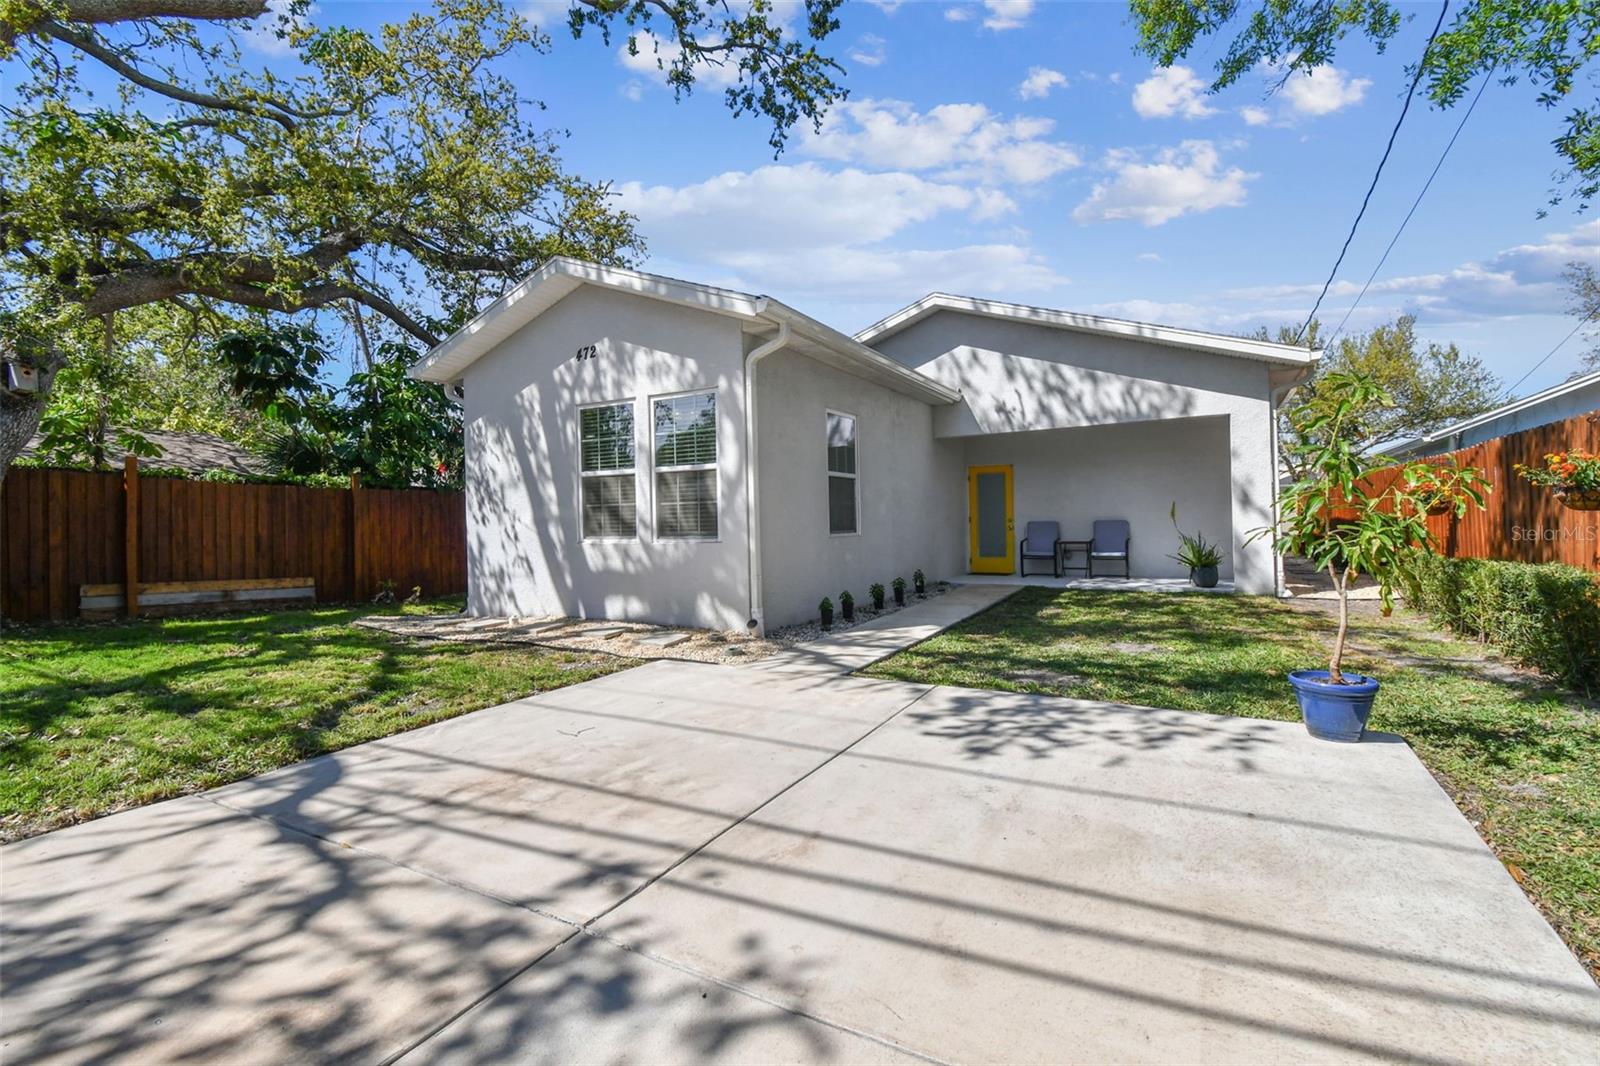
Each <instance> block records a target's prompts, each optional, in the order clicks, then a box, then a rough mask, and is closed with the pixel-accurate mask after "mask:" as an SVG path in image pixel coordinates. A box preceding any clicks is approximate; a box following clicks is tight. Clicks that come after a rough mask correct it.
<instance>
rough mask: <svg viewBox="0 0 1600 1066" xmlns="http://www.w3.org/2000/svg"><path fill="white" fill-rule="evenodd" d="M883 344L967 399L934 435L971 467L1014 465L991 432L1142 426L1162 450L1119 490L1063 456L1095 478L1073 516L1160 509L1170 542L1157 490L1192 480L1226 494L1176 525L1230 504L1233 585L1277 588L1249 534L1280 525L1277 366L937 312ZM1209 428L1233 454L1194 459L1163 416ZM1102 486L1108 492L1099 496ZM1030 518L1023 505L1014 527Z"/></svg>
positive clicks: (1078, 460) (1125, 476)
mask: <svg viewBox="0 0 1600 1066" xmlns="http://www.w3.org/2000/svg"><path fill="white" fill-rule="evenodd" d="M875 347H876V348H877V349H878V350H879V351H881V352H883V354H885V355H887V356H889V357H890V358H892V359H896V360H898V361H900V362H902V363H904V364H906V365H907V366H911V367H914V368H915V369H917V370H919V371H921V372H922V373H924V374H927V375H928V376H930V377H933V378H936V379H938V380H939V381H942V382H944V383H945V384H947V385H951V386H953V387H955V388H958V389H960V390H961V391H962V394H963V397H964V398H963V401H962V403H960V404H958V405H956V406H954V407H950V408H943V409H940V410H939V411H937V412H936V413H935V416H934V432H935V433H936V434H937V435H939V436H940V437H943V438H964V439H966V440H967V441H968V442H969V452H968V459H969V460H970V456H971V455H972V454H973V451H972V449H973V448H977V449H978V452H977V454H982V455H984V456H987V457H992V461H994V462H1007V461H1010V460H1006V459H1004V458H1003V457H1001V456H1000V454H999V453H998V452H996V451H994V450H993V446H992V445H990V444H988V443H984V444H982V445H979V444H977V442H978V441H980V440H982V439H983V437H982V435H984V434H1016V433H1020V432H1023V431H1032V430H1052V429H1067V428H1074V427H1085V426H1107V425H1114V424H1125V423H1145V426H1144V428H1146V429H1148V430H1149V431H1150V435H1151V437H1152V438H1153V440H1154V441H1155V442H1156V444H1158V445H1160V446H1161V447H1159V448H1150V449H1144V450H1142V451H1141V452H1140V455H1141V456H1142V458H1141V460H1140V463H1139V464H1138V465H1129V464H1126V463H1125V464H1124V465H1123V467H1122V475H1121V478H1120V479H1119V480H1118V481H1116V482H1115V483H1110V482H1104V481H1100V480H1099V479H1097V478H1095V477H1093V475H1091V473H1090V471H1091V469H1092V467H1093V466H1094V465H1095V463H1094V461H1093V457H1091V456H1074V455H1073V454H1071V453H1070V452H1062V453H1060V454H1059V455H1057V456H1056V458H1055V463H1056V464H1057V465H1059V466H1063V467H1066V466H1073V465H1076V466H1081V467H1082V468H1083V471H1084V474H1085V477H1086V478H1089V479H1090V480H1086V481H1085V482H1083V483H1082V484H1081V485H1080V487H1079V490H1078V492H1077V493H1076V495H1075V497H1074V499H1073V500H1072V501H1071V510H1072V513H1074V514H1085V513H1087V514H1089V515H1090V517H1091V518H1092V517H1095V516H1101V517H1109V516H1118V515H1119V510H1120V511H1122V512H1126V511H1127V510H1129V509H1130V508H1133V507H1135V506H1139V507H1140V509H1141V510H1147V509H1150V508H1157V509H1159V511H1160V513H1161V516H1162V521H1161V522H1159V523H1156V525H1157V526H1158V527H1160V530H1161V532H1162V533H1163V534H1166V533H1170V532H1171V525H1170V523H1168V522H1166V521H1165V516H1166V509H1167V506H1168V505H1169V504H1170V502H1171V500H1172V499H1173V496H1172V495H1170V494H1168V492H1167V490H1166V489H1165V488H1159V489H1158V488H1156V487H1154V486H1157V485H1160V484H1162V483H1163V482H1162V479H1164V478H1166V477H1167V476H1168V475H1169V474H1170V473H1171V471H1172V470H1173V469H1177V470H1179V471H1182V472H1183V473H1184V474H1185V475H1186V478H1187V479H1188V480H1189V481H1190V482H1191V483H1193V484H1195V485H1206V486H1211V487H1212V488H1211V490H1209V491H1213V492H1216V493H1220V494H1222V495H1221V497H1212V498H1208V499H1201V498H1198V497H1194V496H1193V494H1191V497H1192V498H1190V499H1188V500H1185V499H1180V501H1179V510H1180V518H1182V519H1183V520H1184V521H1185V522H1186V523H1189V522H1190V518H1189V516H1190V515H1194V516H1195V523H1194V524H1198V522H1199V519H1200V518H1201V516H1206V515H1210V514H1213V513H1214V512H1215V509H1216V508H1217V507H1218V506H1220V505H1221V501H1222V500H1223V499H1225V500H1226V506H1227V507H1228V522H1227V523H1226V525H1227V529H1228V538H1229V540H1228V541H1225V543H1228V544H1230V545H1231V548H1232V564H1233V565H1232V576H1233V580H1234V582H1235V584H1236V585H1237V587H1238V588H1239V590H1240V591H1243V592H1251V593H1271V592H1272V591H1274V589H1275V586H1276V561H1275V559H1274V557H1273V554H1272V549H1271V547H1270V545H1269V544H1268V542H1267V540H1266V539H1265V538H1257V539H1255V540H1253V541H1251V540H1250V534H1251V532H1252V531H1254V530H1256V529H1258V528H1260V527H1263V526H1265V525H1267V524H1269V523H1270V522H1271V516H1272V493H1273V489H1274V478H1273V470H1272V433H1273V426H1272V416H1271V393H1270V383H1269V378H1270V374H1269V365H1268V364H1267V363H1264V362H1260V361H1257V360H1252V359H1243V358H1236V357H1232V356H1224V355H1211V354H1208V353H1202V352H1194V351H1188V350H1183V349H1177V348H1171V347H1166V346H1162V345H1156V344H1152V343H1144V342H1141V341H1136V340H1127V339H1123V338H1116V337H1102V336H1097V335H1093V334H1085V333H1076V332H1071V331H1068V330H1061V329H1054V328H1050V327H1047V326H1040V325H1033V324H1030V323H1025V322H1015V321H1007V320H1001V319H992V318H986V317H983V316H979V315H972V314H966V313H961V312H955V311H939V312H936V313H934V314H932V315H930V316H929V317H927V318H925V319H923V320H922V321H920V322H918V323H916V324H914V325H912V326H910V327H908V328H906V329H904V330H902V331H901V332H899V333H896V334H894V335H892V336H890V337H888V338H885V339H884V340H882V341H880V342H879V343H877V344H876V345H875ZM1200 418H1204V419H1221V420H1223V424H1224V425H1226V427H1227V442H1226V447H1225V448H1221V449H1218V448H1207V449H1205V450H1202V451H1186V450H1184V449H1183V448H1182V447H1181V443H1182V442H1181V441H1175V440H1173V439H1170V436H1169V435H1167V434H1165V433H1164V432H1163V430H1162V429H1161V428H1160V427H1156V426H1154V423H1155V422H1156V421H1157V420H1161V419H1200ZM1132 428H1138V427H1132ZM1006 439H1017V440H1018V441H1019V442H1020V441H1021V438H1006ZM1128 439H1129V440H1130V441H1131V440H1132V439H1133V438H1131V437H1130V438H1128ZM1018 447H1019V448H1031V447H1032V444H1023V443H1019V444H1018ZM1041 447H1048V445H1041ZM1141 483H1148V484H1149V485H1151V486H1152V487H1148V488H1146V489H1145V490H1144V492H1145V495H1143V496H1139V495H1136V494H1134V493H1132V490H1131V487H1132V486H1138V485H1141ZM1092 485H1099V486H1101V488H1098V489H1091V488H1090V486H1092ZM1157 505H1159V507H1157ZM1128 517H1129V519H1130V521H1132V516H1131V515H1128ZM1026 520H1027V518H1026V516H1025V515H1024V514H1023V512H1022V509H1021V500H1020V498H1019V500H1018V512H1017V521H1018V522H1019V523H1020V522H1024V521H1026ZM1144 524H1145V523H1143V522H1140V523H1138V524H1136V525H1135V530H1134V535H1135V537H1136V538H1138V539H1139V540H1141V541H1143V543H1144V545H1148V544H1149V543H1150V542H1149V541H1148V540H1147V539H1145V537H1144V536H1143V535H1142V534H1143V530H1142V528H1141V527H1142V526H1144ZM1217 525H1218V528H1220V525H1221V524H1220V523H1218V524H1217ZM1188 528H1192V525H1190V526H1189V527H1188ZM1151 532H1155V531H1154V530H1152V531H1151ZM1206 532H1207V533H1208V534H1210V535H1215V534H1212V531H1211V530H1206ZM1019 536H1020V534H1019ZM1247 541H1248V543H1247ZM1142 563H1143V564H1146V565H1149V566H1151V567H1155V566H1157V565H1158V563H1157V561H1156V560H1150V559H1145V560H1141V559H1137V558H1136V559H1135V561H1134V573H1135V576H1161V575H1162V574H1164V573H1167V572H1168V571H1167V569H1166V568H1165V567H1163V568H1162V569H1160V570H1151V571H1150V572H1148V573H1145V574H1143V575H1141V574H1140V566H1141V564H1142Z"/></svg>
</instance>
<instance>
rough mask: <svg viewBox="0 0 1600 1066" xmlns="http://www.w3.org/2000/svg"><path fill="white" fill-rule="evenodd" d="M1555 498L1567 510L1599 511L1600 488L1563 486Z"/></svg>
mask: <svg viewBox="0 0 1600 1066" xmlns="http://www.w3.org/2000/svg"><path fill="white" fill-rule="evenodd" d="M1556 499H1558V500H1560V501H1561V506H1563V507H1565V508H1567V509H1568V510H1569V511H1600V489H1579V488H1564V489H1562V490H1561V491H1560V492H1558V493H1556Z"/></svg>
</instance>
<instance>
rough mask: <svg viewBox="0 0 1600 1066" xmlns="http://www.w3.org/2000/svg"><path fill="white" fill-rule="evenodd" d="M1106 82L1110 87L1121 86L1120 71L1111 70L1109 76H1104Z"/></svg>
mask: <svg viewBox="0 0 1600 1066" xmlns="http://www.w3.org/2000/svg"><path fill="white" fill-rule="evenodd" d="M1106 81H1109V82H1110V83H1111V84H1112V85H1121V84H1122V71H1120V70H1113V71H1112V72H1111V73H1110V74H1107V75H1106Z"/></svg>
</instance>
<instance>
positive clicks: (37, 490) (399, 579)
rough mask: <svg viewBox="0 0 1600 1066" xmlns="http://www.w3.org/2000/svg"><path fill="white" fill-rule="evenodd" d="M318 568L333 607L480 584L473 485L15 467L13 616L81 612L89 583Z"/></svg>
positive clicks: (8, 524) (6, 503)
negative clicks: (470, 516) (333, 483)
mask: <svg viewBox="0 0 1600 1066" xmlns="http://www.w3.org/2000/svg"><path fill="white" fill-rule="evenodd" d="M130 570H132V571H133V573H134V575H135V582H136V585H143V584H155V583H165V582H198V581H208V582H221V581H229V580H262V579H273V578H302V577H311V578H313V579H314V580H315V582H316V595H317V599H318V600H320V601H323V602H341V601H350V600H367V599H370V598H371V597H373V596H374V595H376V594H377V593H378V591H379V588H380V583H381V582H384V581H392V582H394V585H395V593H396V595H397V596H400V597H404V596H406V595H407V594H408V593H409V592H410V590H411V589H412V588H413V587H419V588H421V589H422V594H423V595H424V596H445V595H453V594H457V593H461V592H464V591H465V590H466V587H467V536H466V508H465V504H464V502H463V498H462V495H461V493H459V492H445V491H434V490H431V489H369V488H363V487H361V486H359V485H358V484H356V483H355V481H354V479H352V482H351V486H350V487H349V488H347V489H314V488H304V487H302V486H299V485H255V484H243V485H241V484H224V483H219V482H208V481H185V480H182V479H178V478H164V477H150V478H145V477H140V476H139V473H138V464H137V460H134V459H132V458H130V459H129V463H128V468H127V469H126V470H125V471H123V472H122V473H100V472H91V471H83V470H48V469H26V468H13V469H12V470H11V471H10V472H9V473H7V474H6V479H5V483H4V485H3V487H0V617H4V618H6V619H8V620H11V621H40V620H45V619H61V618H75V617H77V616H78V599H79V590H80V588H81V587H82V586H85V585H112V584H117V585H124V584H125V583H126V581H127V579H128V574H129V571H130Z"/></svg>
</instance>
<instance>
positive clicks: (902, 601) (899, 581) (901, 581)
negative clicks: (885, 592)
mask: <svg viewBox="0 0 1600 1066" xmlns="http://www.w3.org/2000/svg"><path fill="white" fill-rule="evenodd" d="M889 587H890V588H892V589H894V605H895V606H896V607H904V606H905V605H906V579H905V578H903V577H897V578H895V579H894V580H893V581H891V582H889Z"/></svg>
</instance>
